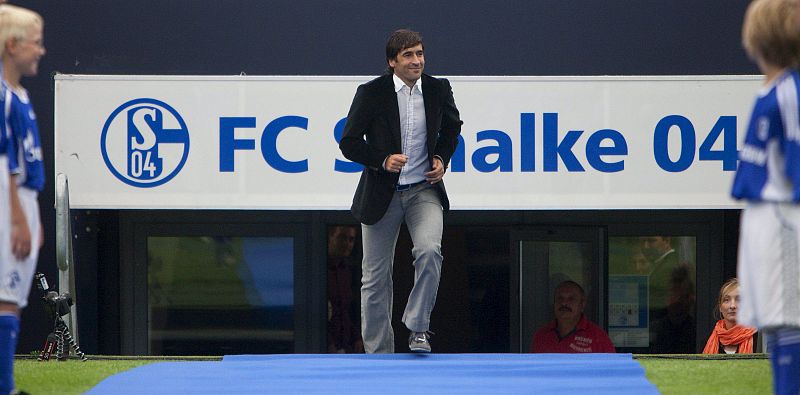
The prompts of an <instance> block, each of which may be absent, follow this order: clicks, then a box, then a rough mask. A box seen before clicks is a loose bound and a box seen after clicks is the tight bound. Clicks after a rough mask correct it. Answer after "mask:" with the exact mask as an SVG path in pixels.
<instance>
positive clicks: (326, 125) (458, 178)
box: [55, 75, 761, 210]
mask: <svg viewBox="0 0 800 395" xmlns="http://www.w3.org/2000/svg"><path fill="white" fill-rule="evenodd" d="M372 78H373V77H333V76H327V77H322V76H319V77H302V76H298V77H285V76H281V77H251V76H89V75H57V76H56V78H55V87H56V93H55V104H56V106H55V129H56V130H55V133H56V136H55V142H56V147H55V155H56V163H55V167H56V172H57V173H65V174H66V175H67V177H68V179H69V183H70V192H71V195H70V202H71V205H72V207H74V208H108V209H122V208H147V209H151V208H155V209H207V208H210V209H309V210H312V209H313V210H342V209H347V208H349V206H350V202H351V199H352V195H353V191H354V190H355V187H356V184H357V182H358V177H359V165H357V164H353V163H351V162H349V161H347V160H346V159H345V158H344V157H343V156H342V154H341V152H340V151H339V149H338V144H337V135H340V134H341V129H342V127H343V126H344V118H345V117H346V115H347V111H348V109H349V107H350V103H351V101H352V98H353V95H354V93H355V90H356V87H357V86H358V85H359V84H362V83H364V82H366V81H369V80H370V79H372ZM449 79H450V81H451V84H452V87H453V93H454V96H455V100H456V104H457V106H458V109H459V110H460V112H461V118H462V120H463V121H464V126H463V130H462V133H461V136H462V138H463V140H462V141H461V144H460V145H459V148H458V151H457V152H456V154H455V155H454V156H453V159H452V162H451V165H450V169H449V171H448V173H447V174H446V175H445V178H444V180H445V183H446V184H447V190H448V193H449V195H450V200H451V203H452V207H453V209H469V210H480V209H631V208H634V209H635V208H655V209H658V208H731V207H738V205H737V203H736V202H734V201H733V200H731V199H730V198H729V197H728V195H729V190H730V186H731V182H732V176H733V174H734V170H735V168H736V164H737V149H736V146H737V144H738V142H739V140H740V139H741V138H740V137H743V136H744V132H745V130H746V127H747V122H748V116H749V112H750V109H751V103H752V102H753V98H754V95H755V92H756V91H757V89H758V88H759V86H760V85H761V77H759V76H672V77H449Z"/></svg>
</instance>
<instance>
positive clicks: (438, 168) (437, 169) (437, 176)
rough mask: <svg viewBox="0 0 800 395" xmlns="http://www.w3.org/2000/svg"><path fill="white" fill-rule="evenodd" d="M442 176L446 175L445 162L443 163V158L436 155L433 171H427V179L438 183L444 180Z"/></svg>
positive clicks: (431, 182) (432, 182)
mask: <svg viewBox="0 0 800 395" xmlns="http://www.w3.org/2000/svg"><path fill="white" fill-rule="evenodd" d="M442 177H444V164H442V160H441V159H439V158H438V157H436V156H434V157H433V166H431V171H429V172H427V173H425V181H428V182H429V183H430V184H436V183H437V182H439V181H442Z"/></svg>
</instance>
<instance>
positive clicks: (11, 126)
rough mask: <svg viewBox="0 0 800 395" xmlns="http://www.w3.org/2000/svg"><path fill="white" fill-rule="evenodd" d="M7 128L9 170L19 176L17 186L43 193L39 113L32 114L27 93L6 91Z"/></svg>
mask: <svg viewBox="0 0 800 395" xmlns="http://www.w3.org/2000/svg"><path fill="white" fill-rule="evenodd" d="M5 90H6V94H5V103H3V104H4V105H3V108H4V109H5V111H4V112H5V118H6V122H5V125H6V128H7V133H8V136H9V139H8V144H9V151H8V152H9V155H8V163H9V165H8V167H9V168H10V169H11V174H15V175H16V176H17V185H19V186H22V187H26V188H29V189H33V190H36V191H40V192H41V191H42V190H43V189H44V180H45V174H44V163H43V162H42V159H43V158H42V157H43V153H42V143H41V139H40V138H39V127H38V125H37V123H36V113H34V112H33V105H32V104H31V101H30V98H29V97H28V92H27V91H26V90H24V89H22V90H19V91H15V90H13V89H11V88H10V87H8V86H6V88H5Z"/></svg>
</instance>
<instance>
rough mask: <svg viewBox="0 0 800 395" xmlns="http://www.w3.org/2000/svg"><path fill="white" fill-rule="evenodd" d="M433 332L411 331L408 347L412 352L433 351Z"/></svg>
mask: <svg viewBox="0 0 800 395" xmlns="http://www.w3.org/2000/svg"><path fill="white" fill-rule="evenodd" d="M430 333H431V332H411V335H410V336H408V349H409V350H411V352H431V342H430V339H431V335H430Z"/></svg>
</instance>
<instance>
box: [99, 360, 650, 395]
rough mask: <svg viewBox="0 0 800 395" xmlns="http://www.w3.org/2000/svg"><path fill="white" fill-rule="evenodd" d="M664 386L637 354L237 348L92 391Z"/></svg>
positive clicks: (579, 390) (146, 370)
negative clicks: (264, 351) (265, 351)
mask: <svg viewBox="0 0 800 395" xmlns="http://www.w3.org/2000/svg"><path fill="white" fill-rule="evenodd" d="M189 393H191V394H206V393H208V394H295V393H296V394H370V395H372V394H404V395H405V394H532V393H536V394H580V395H585V394H658V390H657V389H656V387H655V386H654V385H653V384H651V383H650V382H649V381H647V379H646V378H645V375H644V368H642V366H641V365H639V363H638V362H636V361H634V360H633V358H632V356H631V354H382V355H363V354H349V355H343V354H285V355H231V356H225V357H224V358H223V360H222V362H195V361H190V362H159V363H153V364H149V365H145V366H141V367H138V368H135V369H132V370H129V371H127V372H122V373H118V374H116V375H113V376H111V377H108V378H106V379H105V380H103V381H102V382H100V383H99V384H98V385H97V386H95V387H94V388H92V389H91V390H90V391H89V392H87V394H92V395H97V394H189Z"/></svg>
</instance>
